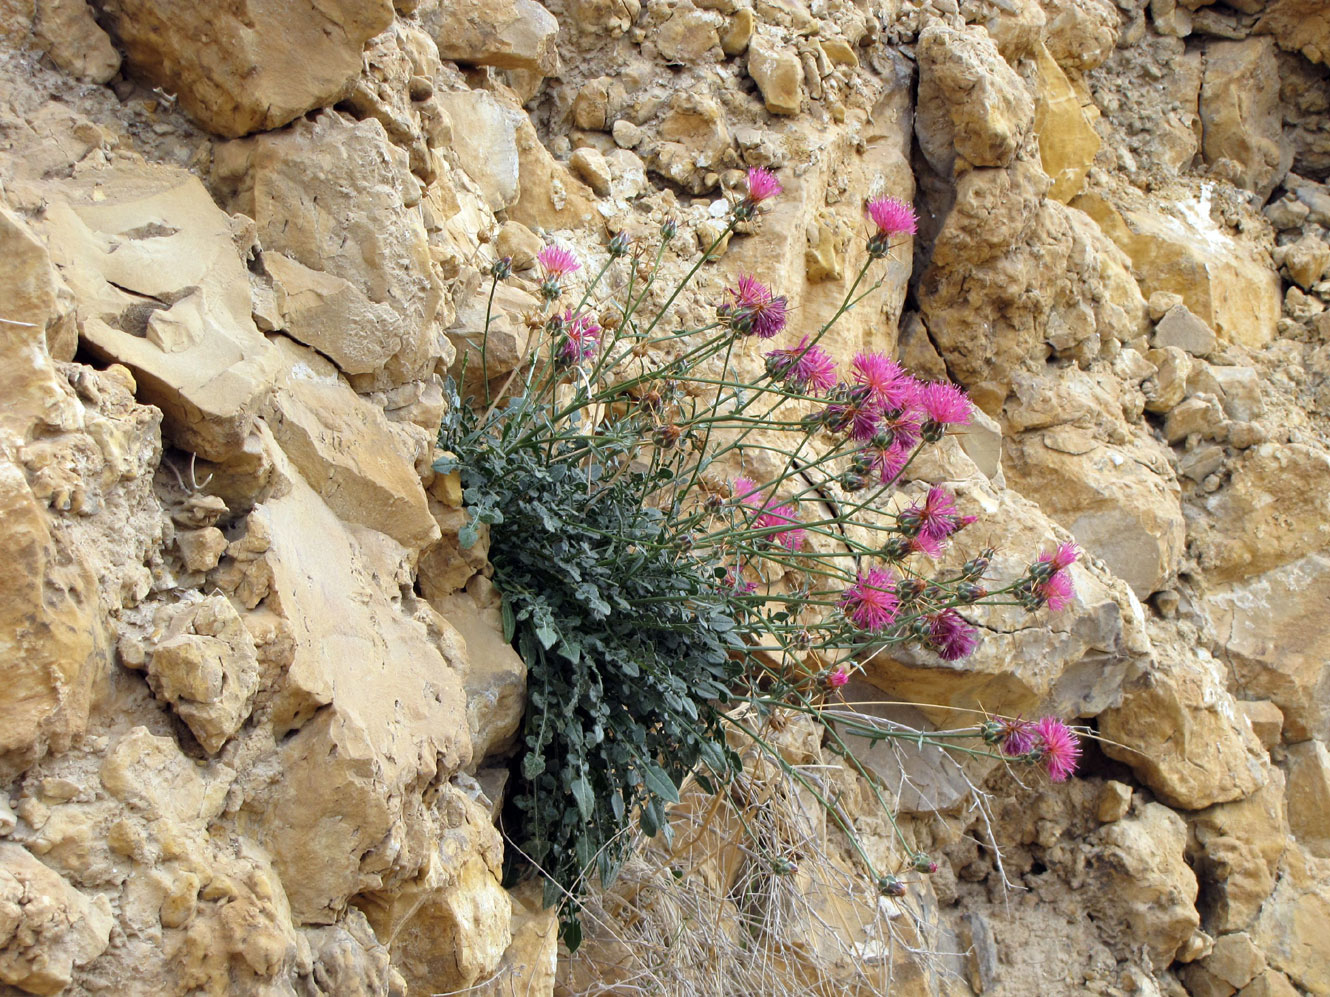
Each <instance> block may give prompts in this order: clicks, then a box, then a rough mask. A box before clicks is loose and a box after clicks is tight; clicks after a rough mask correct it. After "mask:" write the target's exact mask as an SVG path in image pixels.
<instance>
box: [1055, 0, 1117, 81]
mask: <svg viewBox="0 0 1330 997" xmlns="http://www.w3.org/2000/svg"><path fill="white" fill-rule="evenodd" d="M1045 8H1046V13H1047V15H1048V22H1047V24H1046V26H1045V29H1044V44H1045V45H1046V46H1047V47H1048V52H1049V54H1050V55H1051V56H1052V57H1053V58H1054V60H1056V62H1057V64H1058V65H1059V66H1061V67H1062V68H1063V69H1066V70H1073V71H1080V72H1085V71H1088V70H1091V69H1095V68H1097V67H1099V66H1101V65H1103V63H1104V61H1105V60H1106V59H1108V57H1109V56H1110V55H1112V53H1113V48H1114V46H1115V45H1116V44H1117V40H1118V27H1119V21H1120V15H1119V13H1118V11H1117V10H1115V9H1114V5H1113V4H1112V3H1110V2H1109V0H1067V2H1056V3H1054V2H1046V3H1045Z"/></svg>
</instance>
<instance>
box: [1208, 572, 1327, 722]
mask: <svg viewBox="0 0 1330 997" xmlns="http://www.w3.org/2000/svg"><path fill="white" fill-rule="evenodd" d="M1327 579H1330V558H1327V557H1326V556H1325V555H1323V554H1311V555H1308V556H1306V557H1303V558H1299V559H1298V560H1296V561H1293V562H1291V563H1289V564H1286V565H1282V566H1280V567H1278V568H1274V569H1272V570H1271V571H1267V572H1265V573H1263V574H1260V575H1256V576H1254V577H1252V578H1248V579H1244V580H1241V581H1235V582H1233V583H1231V584H1228V585H1218V586H1215V587H1214V588H1213V589H1212V590H1211V592H1210V593H1209V594H1208V595H1207V596H1206V598H1205V606H1206V611H1207V612H1208V613H1209V615H1210V619H1211V620H1212V621H1213V623H1214V626H1215V630H1216V632H1217V633H1218V634H1220V639H1221V641H1222V645H1221V646H1222V648H1223V650H1222V655H1223V657H1224V659H1225V660H1226V661H1227V662H1228V663H1229V665H1230V666H1231V667H1232V668H1233V671H1234V676H1235V679H1236V683H1237V688H1238V689H1240V690H1241V692H1242V695H1244V696H1249V697H1254V698H1259V699H1268V700H1271V701H1272V703H1273V705H1274V706H1275V707H1276V708H1277V709H1278V710H1280V711H1282V713H1281V716H1280V723H1281V726H1282V729H1283V736H1284V739H1285V740H1288V741H1305V740H1307V739H1308V738H1313V737H1315V738H1320V739H1322V740H1324V739H1326V738H1327V737H1330V670H1328V669H1327V668H1326V662H1327V661H1330V636H1328V635H1327V633H1326V628H1325V620H1326V619H1327V614H1330V582H1328V581H1327ZM1276 733H1277V732H1276Z"/></svg>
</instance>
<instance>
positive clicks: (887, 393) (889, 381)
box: [850, 353, 919, 409]
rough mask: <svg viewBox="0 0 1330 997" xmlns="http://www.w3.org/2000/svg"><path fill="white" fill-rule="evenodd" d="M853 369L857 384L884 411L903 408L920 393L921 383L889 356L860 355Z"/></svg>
mask: <svg viewBox="0 0 1330 997" xmlns="http://www.w3.org/2000/svg"><path fill="white" fill-rule="evenodd" d="M850 369H851V370H852V371H853V372H854V381H855V383H856V384H857V385H859V387H861V388H863V389H864V390H865V391H867V392H868V396H869V397H870V398H871V399H872V400H873V401H874V402H875V403H877V404H878V405H879V406H881V407H882V408H884V409H903V408H905V407H906V406H908V405H910V404H911V403H912V402H913V401H914V399H915V397H916V395H917V394H918V391H919V384H918V382H917V381H915V379H914V378H913V377H911V376H910V375H909V374H908V373H906V372H905V370H904V369H903V368H902V367H901V365H900V364H898V363H897V362H896V361H895V360H892V359H891V358H890V357H888V356H886V355H885V354H882V353H856V354H855V355H854V359H853V360H852V361H850Z"/></svg>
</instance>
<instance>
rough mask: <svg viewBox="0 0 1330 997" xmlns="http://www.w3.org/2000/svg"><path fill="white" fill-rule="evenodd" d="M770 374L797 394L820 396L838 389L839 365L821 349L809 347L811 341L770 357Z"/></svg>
mask: <svg viewBox="0 0 1330 997" xmlns="http://www.w3.org/2000/svg"><path fill="white" fill-rule="evenodd" d="M766 360H767V370H768V371H769V372H770V373H771V376H772V377H775V378H778V379H780V380H783V381H785V383H787V384H788V385H789V386H790V387H791V388H793V389H794V390H795V391H805V392H807V393H808V394H810V395H819V394H823V393H825V392H827V391H830V390H831V389H832V388H834V387H835V386H836V361H834V360H832V359H831V354H829V353H827V351H826V350H824V349H822V347H820V346H809V345H808V337H807V336H804V338H803V339H801V340H799V345H798V346H795V347H793V348H792V349H784V350H772V351H771V352H770V353H768V354H766Z"/></svg>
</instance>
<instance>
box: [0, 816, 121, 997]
mask: <svg viewBox="0 0 1330 997" xmlns="http://www.w3.org/2000/svg"><path fill="white" fill-rule="evenodd" d="M114 925H115V918H114V916H113V915H112V913H111V905H110V904H109V903H108V902H107V900H106V898H105V897H104V896H100V895H99V896H97V897H96V899H95V900H90V899H89V898H88V896H87V895H85V894H83V893H81V892H79V891H78V890H76V889H75V888H74V887H73V886H72V885H71V884H70V883H69V881H68V880H66V879H64V878H63V877H62V876H60V875H59V874H58V873H56V872H54V871H52V870H51V869H49V868H48V867H47V866H45V865H43V864H42V863H41V862H40V861H38V860H37V859H36V858H35V857H33V855H32V854H31V853H29V852H28V851H27V850H26V849H25V848H23V847H22V846H21V845H17V844H14V843H13V842H9V841H4V842H0V929H3V930H0V984H5V986H6V989H9V988H10V987H14V988H17V989H18V990H21V991H23V992H25V993H30V994H58V993H63V992H64V990H65V988H66V987H67V986H68V985H69V983H70V981H71V980H72V978H73V972H74V968H75V967H76V966H83V965H86V964H87V963H89V962H91V961H92V960H93V959H96V958H97V957H98V956H99V955H101V954H102V953H103V952H104V951H106V947H107V945H108V944H109V942H110V936H111V929H112V927H113V926H114Z"/></svg>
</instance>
